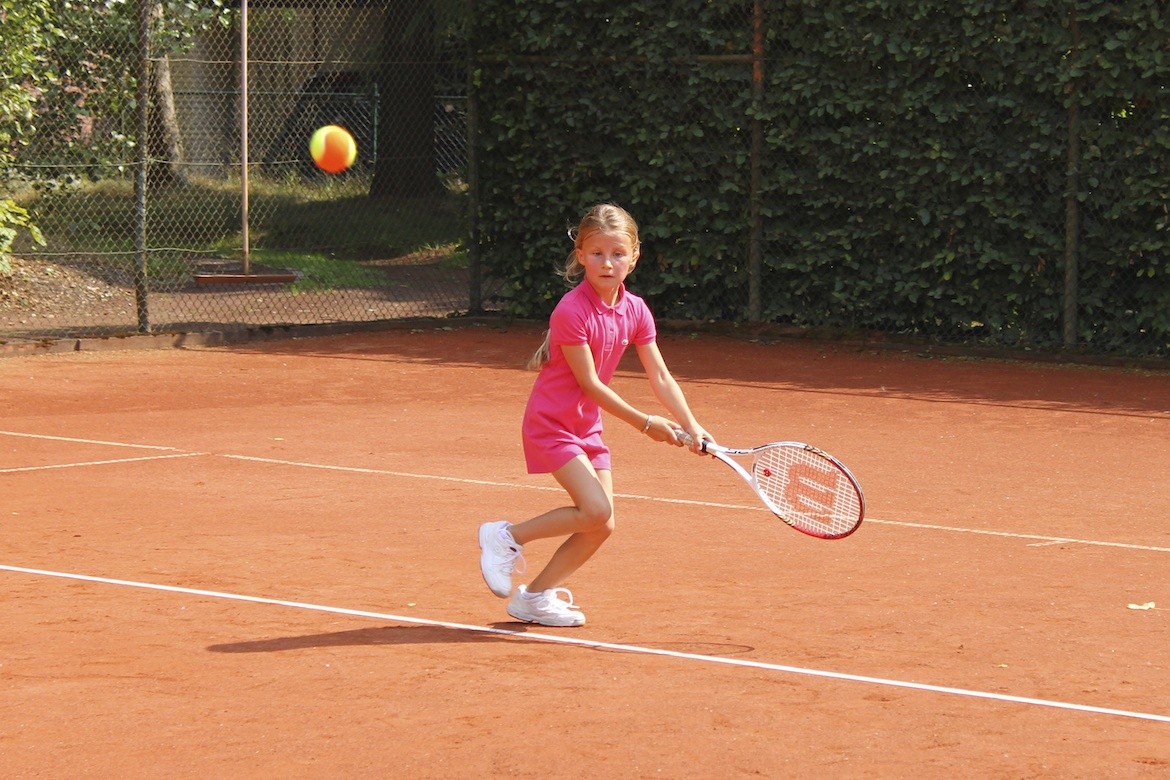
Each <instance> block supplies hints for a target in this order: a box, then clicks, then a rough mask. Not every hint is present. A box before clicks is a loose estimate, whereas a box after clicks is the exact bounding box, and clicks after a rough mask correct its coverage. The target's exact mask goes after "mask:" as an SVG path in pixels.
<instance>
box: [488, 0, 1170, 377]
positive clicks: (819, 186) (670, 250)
mask: <svg viewBox="0 0 1170 780" xmlns="http://www.w3.org/2000/svg"><path fill="white" fill-rule="evenodd" d="M761 8H762V19H763V27H762V32H763V42H764V52H765V59H764V62H763V75H764V82H763V85H762V86H763V89H762V94H763V97H762V99H761V100H760V101H758V102H756V101H753V98H752V64H751V60H750V57H749V56H748V55H750V54H751V51H752V14H753V7H752V3H750V2H728V1H727V0H710V1H709V2H702V1H700V0H693V1H692V2H681V1H679V0H675V2H669V3H664V2H663V0H656V1H655V2H628V3H624V4H612V3H602V2H597V0H573V1H572V2H569V1H565V2H561V1H559V0H520V1H519V2H517V1H516V0H508V1H507V2H505V1H504V0H479V2H478V3H477V9H476V15H475V16H476V18H475V32H474V41H473V48H474V49H475V54H474V58H475V60H476V74H477V89H476V95H475V99H476V100H477V105H478V111H479V114H478V115H479V123H478V128H477V139H476V141H477V150H478V153H479V161H480V164H479V169H478V171H477V173H478V182H479V185H478V188H477V193H476V197H477V201H478V204H479V213H478V218H479V224H480V230H481V247H482V252H483V262H484V265H485V268H486V270H487V272H488V273H489V274H490V275H492V276H495V277H497V278H500V279H502V280H504V281H505V293H504V294H505V296H506V298H507V306H508V309H509V312H510V313H512V314H515V315H518V316H531V317H542V316H544V315H546V314H547V312H548V311H549V309H550V308H551V306H552V305H553V303H555V301H556V299H557V298H558V297H559V295H560V294H561V293H562V292H563V286H562V283H561V282H560V280H559V279H557V278H556V277H555V275H554V274H553V272H552V271H553V268H554V266H555V265H556V264H558V263H559V262H561V261H562V260H563V258H564V256H565V254H566V253H567V252H568V250H569V248H570V244H569V241H568V239H567V238H566V235H565V230H566V229H567V228H568V227H569V226H570V225H572V224H574V223H575V222H576V219H577V218H578V217H579V215H580V213H581V212H582V211H583V210H584V209H585V208H586V207H588V206H589V205H591V204H592V203H593V202H596V201H598V200H613V201H616V202H619V203H621V204H623V205H625V206H626V207H628V208H629V209H630V210H631V211H632V212H633V213H634V214H635V216H636V217H637V218H638V219H639V221H640V223H641V225H642V229H643V259H642V263H641V264H640V265H639V267H638V270H637V271H636V273H635V275H634V277H632V279H631V287H632V288H633V289H635V290H637V291H638V292H639V293H641V294H644V295H646V296H647V297H648V298H649V299H650V301H651V303H652V305H653V307H654V309H655V311H656V313H657V314H658V315H659V316H660V317H670V318H683V319H696V320H733V321H742V320H745V319H749V318H759V319H763V320H767V321H773V322H780V323H796V324H807V325H818V326H832V327H848V328H860V329H865V330H875V331H882V332H890V333H911V334H917V335H925V336H929V337H933V338H936V339H940V340H948V341H956V340H966V341H979V342H985V343H993V344H1001V345H1015V346H1028V347H1054V346H1060V345H1061V343H1062V327H1063V324H1064V319H1063V316H1062V312H1063V307H1064V295H1065V291H1066V289H1069V288H1066V280H1065V264H1066V256H1068V255H1069V254H1070V249H1071V255H1072V256H1073V257H1075V259H1076V261H1077V264H1078V268H1079V285H1078V287H1079V294H1078V297H1077V307H1076V311H1077V315H1078V320H1077V325H1078V327H1077V329H1076V334H1075V335H1076V341H1077V344H1078V345H1083V346H1087V347H1088V348H1090V349H1093V350H1097V351H1107V352H1116V353H1130V354H1170V282H1168V279H1170V277H1168V276H1167V274H1168V272H1170V268H1168V267H1167V255H1168V253H1167V249H1168V240H1167V236H1168V224H1167V222H1168V216H1167V204H1168V203H1170V125H1168V124H1167V120H1168V119H1170V90H1168V88H1167V86H1166V85H1168V84H1170V46H1168V44H1167V41H1168V40H1170V18H1168V16H1170V12H1168V11H1167V9H1166V4H1165V2H1164V0H1127V1H1125V2H1114V3H1103V2H1037V3H1023V4H1021V3H1018V2H1008V1H1007V0H985V1H976V0H936V1H935V2H915V1H914V0H870V1H869V2H842V1H841V0H817V2H812V1H811V0H804V1H797V0H763V2H762V4H761ZM1073 103H1075V104H1076V105H1077V107H1078V109H1079V123H1080V124H1079V140H1080V149H1081V154H1080V156H1079V157H1078V158H1077V160H1076V166H1075V172H1076V174H1077V178H1076V180H1075V181H1076V183H1077V187H1076V192H1075V204H1076V216H1077V218H1078V220H1077V222H1076V223H1075V226H1076V230H1075V232H1074V233H1072V234H1071V236H1072V239H1073V241H1072V242H1071V247H1070V242H1068V241H1067V240H1066V237H1067V235H1070V234H1068V233H1067V232H1066V218H1067V216H1068V213H1067V205H1068V201H1069V198H1067V197H1066V196H1067V195H1068V187H1069V182H1070V181H1072V180H1070V178H1069V176H1068V173H1069V159H1068V150H1069V127H1070V121H1072V120H1071V119H1070V118H1071V117H1073V115H1074V114H1073V112H1072V111H1070V105H1072V104H1073ZM755 122H758V123H759V128H760V130H761V131H762V145H761V146H760V147H759V148H758V151H757V154H756V155H755V160H756V162H757V164H758V166H759V173H760V177H759V182H760V187H759V190H758V192H757V193H756V197H757V201H756V202H757V205H758V215H759V217H758V223H757V224H755V225H753V221H752V211H751V202H752V190H751V183H750V182H751V175H750V174H751V165H752V160H753V154H752V144H751V138H752V128H753V123H755ZM753 227H755V228H756V229H757V230H758V233H757V235H758V236H759V237H760V239H761V244H760V246H761V248H762V253H761V254H762V267H761V273H760V276H759V283H760V290H761V293H762V295H761V304H762V305H761V308H760V310H759V311H758V312H753V311H751V310H750V309H749V300H748V288H749V280H748V275H749V262H748V258H749V252H750V249H751V239H752V234H753ZM1065 341H1067V339H1066V340H1065ZM1066 345H1067V344H1066Z"/></svg>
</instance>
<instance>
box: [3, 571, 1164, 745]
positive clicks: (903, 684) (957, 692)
mask: <svg viewBox="0 0 1170 780" xmlns="http://www.w3.org/2000/svg"><path fill="white" fill-rule="evenodd" d="M0 570H4V571H10V572H15V573H18V574H31V575H36V576H42V577H58V578H62V579H69V580H81V581H84V582H97V583H102V584H105V585H120V586H124V587H130V588H144V589H147V590H157V591H165V592H168V593H181V594H185V595H188V596H202V597H206V598H215V599H228V600H232V601H244V602H249V603H253V604H269V605H273V606H278V607H291V608H293V609H307V610H313V611H316V612H328V613H332V614H335V615H349V616H353V617H364V618H371V619H374V620H383V621H388V622H395V623H410V624H413V625H420V626H436V627H439V628H447V629H451V630H453V631H474V632H477V633H482V634H498V635H501V636H510V637H522V638H524V639H529V640H536V641H541V642H551V643H560V644H565V645H575V646H577V647H588V648H594V649H599V650H617V651H621V652H626V653H639V654H642V655H656V656H664V657H667V658H677V659H681V660H684V661H699V662H703V663H711V664H722V665H725V666H742V667H747V668H750V669H760V670H764V671H769V672H784V673H787V674H797V675H804V676H806V677H820V678H824V679H830V680H842V681H845V682H856V683H866V684H869V685H883V686H887V687H892V688H907V689H910V690H916V691H924V692H927V693H937V694H948V695H952V696H965V697H967V698H973V699H988V700H991V701H1000V702H1007V703H1011V704H1026V705H1031V706H1035V707H1050V708H1053V709H1060V710H1072V711H1075V712H1087V713H1092V714H1095V715H1115V716H1118V717H1123V718H1136V719H1138V720H1149V721H1157V722H1159V723H1170V715H1159V714H1156V713H1149V712H1134V711H1132V710H1120V709H1114V708H1112V707H1097V706H1093V705H1089V704H1074V703H1072V702H1064V701H1056V700H1052V699H1034V698H1031V697H1027V696H1012V695H1009V694H1004V693H993V692H990V691H977V690H971V689H967V688H952V687H948V686H942V685H929V684H926V683H916V682H908V681H905V680H891V679H886V678H882V677H867V676H865V675H858V674H847V673H844V672H830V671H824V670H821V669H808V668H804V667H800V666H787V665H784V664H772V663H766V662H763V661H749V660H747V659H743V658H726V657H723V656H715V655H701V654H699V653H683V652H679V651H677V650H663V649H660V648H655V647H642V646H640V645H627V644H617V643H614V642H601V641H597V640H594V639H580V638H575V637H570V636H560V635H556V634H540V633H532V632H529V631H522V630H521V631H514V630H509V629H504V628H489V627H487V626H473V625H469V624H466V623H451V622H447V621H445V620H428V619H426V618H417V617H406V616H403V615H392V614H388V613H385V612H370V611H367V610H362V609H347V608H345V607H329V606H324V605H321V604H309V603H306V602H303V601H285V600H284V599H270V598H264V597H262V596H246V595H242V594H239V593H224V592H222V591H215V590H200V589H197V588H183V587H179V586H176V585H160V584H156V583H150V582H135V581H134V580H118V579H111V578H108V577H95V576H92V575H88V574H70V573H66V572H58V571H46V570H44V569H27V568H24V567H22V566H6V565H3V564H0Z"/></svg>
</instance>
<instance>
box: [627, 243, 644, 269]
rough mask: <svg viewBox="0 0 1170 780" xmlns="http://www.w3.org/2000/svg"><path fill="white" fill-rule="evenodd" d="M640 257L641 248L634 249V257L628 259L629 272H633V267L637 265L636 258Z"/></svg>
mask: <svg viewBox="0 0 1170 780" xmlns="http://www.w3.org/2000/svg"><path fill="white" fill-rule="evenodd" d="M641 256H642V247H640V246H639V247H635V248H634V256H633V257H631V258H630V270H631V271H633V270H634V266H636V265H637V264H638V258H639V257H641Z"/></svg>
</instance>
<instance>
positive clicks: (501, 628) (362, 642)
mask: <svg viewBox="0 0 1170 780" xmlns="http://www.w3.org/2000/svg"><path fill="white" fill-rule="evenodd" d="M487 628H489V629H491V631H475V630H470V629H466V628H459V627H456V626H450V627H447V626H378V627H371V628H356V629H352V630H350V631H332V632H329V633H326V634H305V635H302V636H283V637H273V638H271V639H256V640H252V641H248V642H228V643H225V644H218V645H210V646H209V647H208V648H207V649H208V651H209V652H212V653H280V652H284V651H287V650H306V649H310V648H321V647H370V646H375V645H421V644H452V643H461V642H467V643H471V642H501V641H503V642H517V641H519V642H526V643H528V644H548V642H547V640H542V639H525V638H524V633H525V632H527V631H528V630H530V629H534V628H536V629H540V630H545V629H544V627H543V626H535V627H534V626H530V625H528V624H527V623H520V622H500V623H492V624H491V625H489V626H487ZM553 630H555V629H553ZM496 632H499V633H496ZM582 646H583V647H586V648H588V649H592V650H603V651H606V652H627V651H625V650H622V649H621V648H615V647H590V646H589V645H588V644H583V645H582ZM639 647H641V648H646V649H653V650H663V651H667V652H672V653H683V654H691V655H713V656H731V655H744V654H747V653H750V652H752V651H753V650H755V648H754V647H751V646H749V645H740V644H732V643H721V642H665V643H663V642H655V643H641V644H639Z"/></svg>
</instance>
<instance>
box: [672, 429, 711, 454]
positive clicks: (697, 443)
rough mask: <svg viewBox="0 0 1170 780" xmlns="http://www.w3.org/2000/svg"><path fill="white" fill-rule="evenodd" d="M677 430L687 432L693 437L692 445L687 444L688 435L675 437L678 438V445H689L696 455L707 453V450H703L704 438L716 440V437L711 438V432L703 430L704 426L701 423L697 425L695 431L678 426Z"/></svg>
mask: <svg viewBox="0 0 1170 780" xmlns="http://www.w3.org/2000/svg"><path fill="white" fill-rule="evenodd" d="M676 430H677V431H679V432H682V433H686V434H688V435H689V436H690V437H691V443H690V445H687V444H686V437H684V436H678V435H676V436H675V438H676V439H677V440H678V445H679V446H680V447H687V448H688V449H689V450H690V451H691V452H693V453H695V454H696V455H705V454H706V453H705V452H703V441H704V440H706V441H715V439H713V438H711V434H709V433H707V431H705V430H703V426H701V425H696V426H695V429H694V430H693V431H688V430H686V429H684V428H681V427H680V428H677V429H676Z"/></svg>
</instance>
